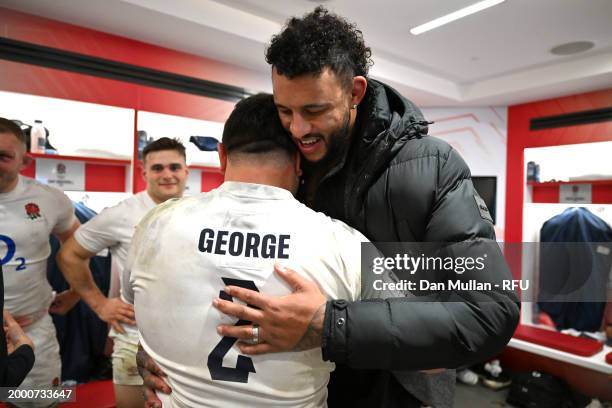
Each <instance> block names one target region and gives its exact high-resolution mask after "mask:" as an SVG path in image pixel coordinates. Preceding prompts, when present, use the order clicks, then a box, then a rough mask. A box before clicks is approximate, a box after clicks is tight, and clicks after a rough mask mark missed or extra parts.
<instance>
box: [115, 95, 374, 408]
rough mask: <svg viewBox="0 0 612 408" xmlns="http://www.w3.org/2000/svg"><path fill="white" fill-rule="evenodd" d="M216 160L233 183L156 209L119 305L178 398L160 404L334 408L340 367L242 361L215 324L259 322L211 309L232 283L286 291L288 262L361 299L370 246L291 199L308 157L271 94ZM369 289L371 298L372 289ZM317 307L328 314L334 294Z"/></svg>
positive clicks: (242, 108)
mask: <svg viewBox="0 0 612 408" xmlns="http://www.w3.org/2000/svg"><path fill="white" fill-rule="evenodd" d="M219 157H220V161H221V169H222V171H223V172H224V174H225V182H224V183H223V184H222V185H221V186H220V187H219V188H217V189H215V190H213V191H211V192H208V193H204V194H201V195H198V196H194V197H191V198H184V199H181V200H171V201H169V202H167V203H165V204H163V205H161V206H158V207H157V208H156V209H155V210H154V211H152V212H150V213H149V214H148V215H147V216H146V217H145V218H144V219H143V221H142V222H141V223H140V224H139V225H138V227H137V232H136V234H135V236H134V239H133V242H132V247H131V248H130V254H129V257H128V264H127V267H126V269H125V276H124V279H123V287H122V297H123V298H124V300H125V301H126V302H128V303H130V302H133V303H134V306H135V312H136V321H137V322H138V328H139V330H140V336H141V338H140V341H141V344H142V346H143V348H144V349H145V350H146V351H147V353H149V355H150V356H151V357H153V358H154V360H155V361H156V362H157V363H158V364H159V365H160V366H161V368H162V370H163V371H164V372H165V373H166V374H167V375H168V382H169V384H170V386H171V387H172V390H173V391H172V394H170V395H161V394H160V398H162V402H163V406H164V407H196V406H197V407H247V406H248V407H271V406H274V407H279V406H286V407H322V406H325V405H326V399H327V382H328V380H329V373H330V372H331V371H332V370H333V368H334V365H333V363H329V362H326V361H323V359H322V357H321V349H320V348H311V349H310V350H305V351H296V352H290V353H279V354H269V355H262V356H252V357H247V356H244V355H240V350H239V349H238V347H237V345H236V344H235V343H236V339H235V338H232V337H223V336H221V335H219V334H218V333H217V327H218V326H219V325H220V324H232V323H235V324H236V325H242V324H250V323H249V322H248V321H243V320H239V321H238V322H235V321H234V320H233V318H231V317H228V316H226V315H223V314H221V313H220V312H219V311H218V310H217V309H215V308H214V307H213V303H214V302H219V301H220V300H219V299H218V298H221V299H223V300H225V301H230V302H231V301H232V298H231V297H230V296H229V295H227V293H225V292H224V288H225V286H226V285H234V286H241V287H245V288H250V289H253V290H257V291H261V292H265V293H267V294H275V295H283V294H289V293H290V292H291V290H292V289H291V288H289V287H288V285H287V283H285V282H284V281H283V280H282V279H280V278H279V277H278V276H276V275H275V274H274V273H273V272H272V271H273V265H274V264H275V263H280V264H286V265H291V267H292V268H295V270H296V271H297V272H298V273H299V274H301V275H303V276H305V277H307V278H308V279H310V280H311V281H313V282H315V283H316V284H317V285H318V286H319V287H320V288H321V290H322V291H323V293H324V294H325V295H326V296H327V297H328V298H342V299H350V300H356V299H358V298H360V296H361V293H362V291H361V289H362V281H361V276H360V271H361V258H360V250H361V243H362V242H365V241H367V239H366V238H365V237H364V236H363V235H362V234H361V233H359V232H358V231H356V230H353V229H352V228H350V227H348V226H347V225H345V224H344V223H342V222H340V221H337V220H333V219H331V218H329V217H327V216H325V215H324V214H322V213H317V212H315V211H313V210H311V209H309V208H308V207H306V206H305V205H303V204H301V203H300V202H298V201H297V200H296V199H295V198H294V197H293V194H294V193H295V192H296V191H297V188H298V186H299V181H300V175H301V170H300V155H299V152H298V150H297V148H296V146H295V144H294V143H293V142H292V141H291V140H290V139H289V138H288V137H287V135H286V133H285V131H284V130H283V128H282V126H281V124H280V121H279V119H278V113H277V111H276V107H275V105H274V101H273V99H272V96H271V95H267V94H259V95H255V96H252V97H249V98H247V99H245V100H243V101H241V102H239V103H238V104H237V105H236V107H235V108H234V111H233V112H232V114H231V115H230V117H229V119H228V120H227V122H226V124H225V128H224V131H223V141H222V144H220V145H219ZM281 269H282V268H281ZM280 273H281V274H282V271H281V272H280ZM128 280H129V282H128ZM363 289H364V292H363V293H364V295H365V294H367V295H370V296H371V295H373V293H372V292H374V290H373V288H372V286H371V285H369V286H368V287H367V288H366V286H365V284H364V287H363ZM320 301H321V306H322V307H323V305H324V304H325V302H326V297H325V296H321V299H320ZM339 324H340V323H339ZM253 341H254V342H257V341H258V329H257V328H255V329H253Z"/></svg>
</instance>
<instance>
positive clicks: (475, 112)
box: [422, 106, 508, 241]
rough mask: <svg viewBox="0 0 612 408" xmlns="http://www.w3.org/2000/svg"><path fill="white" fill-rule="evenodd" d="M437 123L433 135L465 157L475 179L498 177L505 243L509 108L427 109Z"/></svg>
mask: <svg viewBox="0 0 612 408" xmlns="http://www.w3.org/2000/svg"><path fill="white" fill-rule="evenodd" d="M422 111H423V114H424V115H425V118H426V119H427V120H429V121H434V122H435V123H434V124H433V125H430V128H429V134H430V135H431V136H435V137H438V138H440V139H443V140H445V141H447V142H448V143H449V144H450V145H451V146H452V147H453V148H454V149H455V150H457V151H458V152H459V154H461V156H462V157H463V159H464V160H465V161H466V163H467V164H468V166H469V167H470V170H471V171H472V175H474V176H496V177H497V197H496V204H497V208H496V209H495V212H496V233H497V239H498V240H499V241H501V240H503V236H504V234H503V228H504V223H505V206H506V150H507V140H508V138H507V118H508V108H507V107H505V106H502V107H475V108H425V109H422Z"/></svg>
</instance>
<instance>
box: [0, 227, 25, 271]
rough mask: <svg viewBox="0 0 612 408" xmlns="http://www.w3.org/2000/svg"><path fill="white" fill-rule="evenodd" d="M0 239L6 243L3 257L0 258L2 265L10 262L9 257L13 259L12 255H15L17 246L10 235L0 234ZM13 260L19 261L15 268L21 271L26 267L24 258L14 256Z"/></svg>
mask: <svg viewBox="0 0 612 408" xmlns="http://www.w3.org/2000/svg"><path fill="white" fill-rule="evenodd" d="M0 241H1V242H4V244H5V245H6V255H4V258H0V265H4V264H7V263H9V262H11V259H13V256H15V251H16V250H17V248H16V246H15V241H13V240H12V239H11V238H10V237H7V236H6V235H0ZM15 260H16V261H19V265H17V268H15V270H17V271H23V270H24V269H25V268H26V260H25V258H22V257H19V258H15Z"/></svg>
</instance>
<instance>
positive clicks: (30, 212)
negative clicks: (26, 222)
mask: <svg viewBox="0 0 612 408" xmlns="http://www.w3.org/2000/svg"><path fill="white" fill-rule="evenodd" d="M25 211H26V214H27V216H28V218H29V219H31V220H35V219H37V218H40V207H39V206H38V204H36V203H27V204H26V205H25Z"/></svg>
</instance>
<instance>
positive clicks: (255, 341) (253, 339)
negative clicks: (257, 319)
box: [249, 324, 259, 344]
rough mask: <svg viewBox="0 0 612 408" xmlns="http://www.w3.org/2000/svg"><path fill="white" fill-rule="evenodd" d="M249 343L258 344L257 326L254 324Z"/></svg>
mask: <svg viewBox="0 0 612 408" xmlns="http://www.w3.org/2000/svg"><path fill="white" fill-rule="evenodd" d="M249 343H251V344H259V326H258V325H256V324H254V325H253V326H252V327H251V340H250V341H249Z"/></svg>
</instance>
